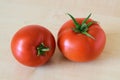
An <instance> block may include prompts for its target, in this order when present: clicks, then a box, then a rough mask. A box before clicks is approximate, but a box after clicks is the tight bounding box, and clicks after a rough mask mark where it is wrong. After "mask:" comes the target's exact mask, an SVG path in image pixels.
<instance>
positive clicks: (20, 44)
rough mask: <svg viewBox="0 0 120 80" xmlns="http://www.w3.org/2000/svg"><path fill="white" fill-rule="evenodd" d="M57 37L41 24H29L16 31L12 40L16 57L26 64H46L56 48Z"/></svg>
mask: <svg viewBox="0 0 120 80" xmlns="http://www.w3.org/2000/svg"><path fill="white" fill-rule="evenodd" d="M55 46H56V45H55V39H54V37H53V35H52V34H51V32H50V31H48V30H47V29H46V28H44V27H42V26H40V25H27V26H25V27H23V28H22V29H20V30H19V31H17V32H16V34H15V35H14V37H13V38H12V41H11V49H12V53H13V55H14V57H15V58H16V59H17V60H18V61H19V62H20V63H22V64H24V65H26V66H31V67H32V66H40V65H43V64H45V63H46V62H47V61H48V60H49V59H50V58H51V57H52V55H53V53H54V50H55Z"/></svg>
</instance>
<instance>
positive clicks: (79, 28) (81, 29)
mask: <svg viewBox="0 0 120 80" xmlns="http://www.w3.org/2000/svg"><path fill="white" fill-rule="evenodd" d="M67 14H68V15H69V16H70V18H71V19H72V21H73V22H74V24H75V28H72V30H73V31H74V32H76V33H82V34H84V35H86V36H88V37H90V38H92V39H95V38H94V37H93V36H92V35H90V34H89V33H88V32H87V31H88V29H89V27H90V26H91V25H92V24H94V23H96V21H91V22H89V23H86V22H87V20H88V19H89V18H90V16H91V13H90V14H89V15H88V17H87V18H85V19H84V20H83V21H82V23H81V24H79V23H78V22H77V21H76V19H75V18H74V17H73V16H72V15H71V14H69V13H67Z"/></svg>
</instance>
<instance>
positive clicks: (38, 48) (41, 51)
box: [37, 43, 50, 56]
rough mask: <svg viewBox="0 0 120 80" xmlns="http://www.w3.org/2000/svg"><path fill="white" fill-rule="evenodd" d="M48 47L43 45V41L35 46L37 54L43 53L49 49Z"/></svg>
mask: <svg viewBox="0 0 120 80" xmlns="http://www.w3.org/2000/svg"><path fill="white" fill-rule="evenodd" d="M49 50H50V49H49V48H48V47H46V46H45V45H44V43H41V44H40V45H39V46H38V47H37V56H40V55H44V54H45V52H47V51H49Z"/></svg>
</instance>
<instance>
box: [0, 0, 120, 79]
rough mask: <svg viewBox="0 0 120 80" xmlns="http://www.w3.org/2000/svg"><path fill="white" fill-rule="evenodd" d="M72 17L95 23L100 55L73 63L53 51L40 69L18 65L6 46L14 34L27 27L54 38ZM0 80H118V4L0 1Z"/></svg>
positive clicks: (104, 0) (115, 0)
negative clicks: (100, 32)
mask: <svg viewBox="0 0 120 80" xmlns="http://www.w3.org/2000/svg"><path fill="white" fill-rule="evenodd" d="M67 12H69V13H71V14H72V15H73V16H75V17H86V16H87V15H88V14H89V13H92V16H91V18H93V19H94V20H96V21H98V22H99V24H100V25H101V26H102V28H103V29H104V31H105V32H106V36H107V43H106V46H105V49H104V51H103V52H102V55H101V56H100V57H98V58H97V59H96V60H94V61H91V62H86V63H76V62H71V61H68V60H66V59H65V58H64V57H63V56H62V55H61V53H60V51H59V49H58V48H56V51H55V54H54V56H53V57H52V59H51V60H50V61H49V62H48V63H47V64H46V65H44V66H41V67H37V68H34V67H33V68H32V67H26V66H23V65H21V64H20V63H18V62H17V61H16V60H15V58H14V57H13V55H12V53H11V49H10V42H11V39H12V37H13V35H14V33H15V32H16V31H17V30H19V29H20V28H22V26H24V25H28V24H39V25H42V26H45V27H46V28H47V29H49V30H50V31H51V32H52V33H53V34H54V36H55V38H56V37H57V32H58V30H59V28H60V27H61V25H62V24H63V23H64V22H66V21H67V20H68V19H70V18H69V17H68V16H66V15H65V13H67ZM0 80H120V0H0Z"/></svg>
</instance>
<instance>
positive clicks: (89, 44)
mask: <svg viewBox="0 0 120 80" xmlns="http://www.w3.org/2000/svg"><path fill="white" fill-rule="evenodd" d="M68 15H69V16H70V17H71V18H72V20H69V21H67V22H66V23H64V24H63V26H62V27H61V29H60V30H59V32H58V41H57V42H58V47H59V49H60V51H61V52H62V54H63V55H64V56H65V57H66V58H67V59H69V60H71V61H76V62H85V61H91V60H93V59H95V58H96V57H98V56H99V55H100V54H101V52H102V51H103V49H104V46H105V43H106V35H105V33H104V31H103V29H102V28H101V27H100V25H99V24H98V23H97V22H95V21H93V20H92V19H89V17H90V16H91V14H90V15H89V16H88V17H87V18H74V17H73V16H72V15H70V14H68Z"/></svg>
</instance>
